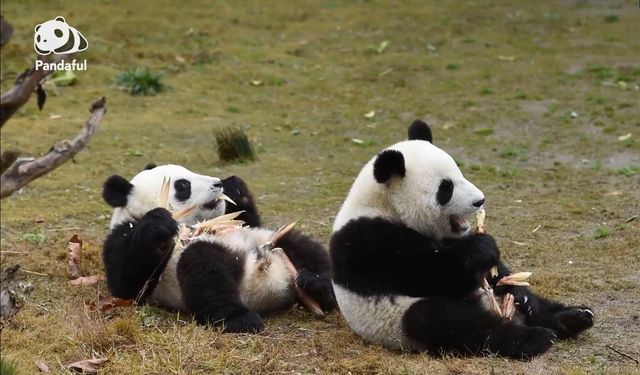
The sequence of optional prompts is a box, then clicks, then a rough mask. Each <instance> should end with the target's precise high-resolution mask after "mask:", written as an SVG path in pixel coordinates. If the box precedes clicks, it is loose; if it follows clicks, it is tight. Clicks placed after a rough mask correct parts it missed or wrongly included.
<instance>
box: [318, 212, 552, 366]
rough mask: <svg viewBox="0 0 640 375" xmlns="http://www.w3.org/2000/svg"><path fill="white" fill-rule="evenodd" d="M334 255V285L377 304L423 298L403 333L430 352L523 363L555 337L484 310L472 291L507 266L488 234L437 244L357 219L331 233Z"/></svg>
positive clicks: (399, 227) (411, 232)
mask: <svg viewBox="0 0 640 375" xmlns="http://www.w3.org/2000/svg"><path fill="white" fill-rule="evenodd" d="M330 251H331V261H332V267H333V280H334V282H335V283H336V284H339V285H341V286H343V287H346V288H348V289H349V290H351V291H353V292H356V293H358V294H360V295H363V296H371V297H374V298H384V297H386V296H393V295H406V296H412V297H422V298H423V300H421V301H420V302H418V303H416V304H414V305H413V306H412V307H411V308H410V309H409V310H408V311H407V312H406V313H405V316H404V317H403V322H404V328H405V332H406V334H407V335H408V336H409V337H410V338H411V339H412V340H413V341H415V342H416V343H417V344H418V346H420V347H422V348H423V349H424V350H427V351H429V352H431V353H434V354H440V353H441V352H443V351H444V352H453V353H457V354H477V353H480V352H482V351H484V350H488V351H490V352H492V353H498V354H500V355H503V356H507V357H512V358H519V359H520V358H523V359H526V358H531V357H533V356H536V355H539V354H542V353H544V352H545V351H546V350H548V349H549V347H550V346H551V344H552V340H554V339H555V338H556V334H555V333H554V331H552V330H551V329H548V328H545V327H548V326H545V325H543V327H530V326H525V325H519V324H517V323H515V322H512V321H507V320H504V319H501V318H498V317H496V316H494V315H493V314H491V313H489V312H487V311H486V309H485V308H483V307H482V306H481V305H480V304H479V300H478V298H477V297H475V294H474V293H473V292H474V291H477V289H478V288H479V287H480V286H482V285H483V283H484V280H483V279H484V278H485V277H486V275H487V273H488V271H489V270H490V269H491V267H493V266H495V265H500V266H501V267H504V266H503V265H502V264H501V263H500V260H499V258H500V252H499V250H498V247H497V245H496V243H495V241H494V240H493V238H492V237H491V236H489V235H486V234H474V235H470V236H466V237H463V238H462V239H447V240H444V241H437V240H435V239H433V238H430V237H427V236H423V235H421V234H419V233H417V232H415V231H414V230H412V229H410V228H407V227H405V226H403V225H402V224H397V223H392V222H390V221H387V220H385V219H382V218H359V219H355V220H352V221H350V222H349V223H347V224H346V225H345V226H344V227H343V228H341V229H340V230H339V231H337V232H335V233H334V235H333V237H332V239H331V250H330ZM532 325H535V324H532ZM549 328H551V327H549ZM558 336H560V335H558Z"/></svg>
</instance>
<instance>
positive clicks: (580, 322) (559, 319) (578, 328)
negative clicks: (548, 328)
mask: <svg viewBox="0 0 640 375" xmlns="http://www.w3.org/2000/svg"><path fill="white" fill-rule="evenodd" d="M553 318H554V320H555V323H556V333H557V334H558V337H559V338H561V339H566V338H572V337H576V336H577V335H578V334H580V332H582V331H584V330H586V329H589V328H591V327H593V319H594V314H593V310H592V309H591V308H589V307H586V306H570V307H567V308H564V309H562V310H559V311H557V312H556V313H555V314H553Z"/></svg>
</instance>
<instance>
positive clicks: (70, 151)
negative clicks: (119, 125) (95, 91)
mask: <svg viewBox="0 0 640 375" xmlns="http://www.w3.org/2000/svg"><path fill="white" fill-rule="evenodd" d="M90 111H91V115H90V116H89V119H88V120H87V122H86V124H85V126H84V129H82V130H81V131H80V133H79V134H78V135H77V136H76V137H75V138H74V139H73V140H72V141H68V140H64V141H61V142H58V143H56V144H54V145H53V147H51V150H50V151H49V152H48V153H47V154H45V155H44V156H42V157H39V158H37V159H35V160H31V161H20V160H18V161H16V162H15V163H13V165H11V167H9V168H8V169H7V170H6V171H5V172H4V173H2V176H0V188H1V191H0V199H2V198H6V197H8V196H9V195H11V194H13V193H14V192H15V191H16V190H18V189H20V188H22V187H23V186H25V185H27V184H28V183H29V182H31V181H33V180H35V179H36V178H38V177H40V176H43V175H45V174H47V173H49V172H51V171H52V170H54V169H56V168H57V167H59V166H60V165H61V164H62V163H64V162H65V161H67V160H69V159H71V158H72V157H74V156H75V155H76V154H77V153H78V152H79V151H80V150H82V149H83V148H84V147H85V146H86V145H87V143H88V142H89V139H90V138H91V136H92V135H93V133H95V131H96V130H97V129H98V127H99V125H100V122H101V121H102V117H103V116H104V114H105V113H106V111H107V101H106V99H105V98H104V97H102V98H100V99H98V100H96V101H95V102H93V104H92V105H91V109H90Z"/></svg>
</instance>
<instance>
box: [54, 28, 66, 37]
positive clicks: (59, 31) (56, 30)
mask: <svg viewBox="0 0 640 375" xmlns="http://www.w3.org/2000/svg"><path fill="white" fill-rule="evenodd" d="M53 33H54V34H55V35H56V36H57V37H58V38H62V35H64V34H63V33H62V30H60V29H55V30H53Z"/></svg>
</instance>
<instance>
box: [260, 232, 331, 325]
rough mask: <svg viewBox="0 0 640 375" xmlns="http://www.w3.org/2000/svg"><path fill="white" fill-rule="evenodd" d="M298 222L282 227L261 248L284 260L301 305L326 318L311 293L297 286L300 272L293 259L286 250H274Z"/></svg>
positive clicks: (277, 248) (278, 248)
mask: <svg viewBox="0 0 640 375" xmlns="http://www.w3.org/2000/svg"><path fill="white" fill-rule="evenodd" d="M297 223H298V222H297V221H296V222H293V223H290V224H287V225H283V226H282V227H280V229H278V230H277V231H275V232H274V233H273V234H272V235H271V237H269V241H268V242H267V243H266V244H264V245H262V246H261V248H263V249H269V248H270V250H271V251H272V252H273V253H274V254H276V255H277V256H279V257H280V259H282V261H283V263H284V265H285V267H286V268H287V271H289V277H290V278H291V284H292V285H293V287H294V288H295V290H296V293H298V298H299V299H300V303H302V305H303V306H304V307H306V308H307V310H309V311H311V312H312V313H313V314H314V315H316V316H319V317H322V316H324V312H323V311H322V308H321V307H320V305H319V304H318V302H316V300H314V299H313V297H311V296H310V295H309V293H307V292H306V291H304V290H303V289H300V288H298V285H296V277H297V276H298V270H297V269H296V266H294V265H293V263H292V262H291V259H289V257H288V256H287V254H286V253H285V252H284V250H282V248H280V247H276V248H274V247H273V246H275V244H277V243H278V241H279V240H280V239H282V237H284V236H285V235H286V234H287V233H289V232H290V231H291V230H292V229H293V227H295V226H296V224H297Z"/></svg>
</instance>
